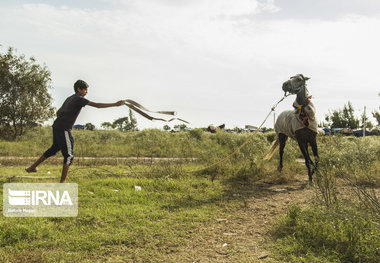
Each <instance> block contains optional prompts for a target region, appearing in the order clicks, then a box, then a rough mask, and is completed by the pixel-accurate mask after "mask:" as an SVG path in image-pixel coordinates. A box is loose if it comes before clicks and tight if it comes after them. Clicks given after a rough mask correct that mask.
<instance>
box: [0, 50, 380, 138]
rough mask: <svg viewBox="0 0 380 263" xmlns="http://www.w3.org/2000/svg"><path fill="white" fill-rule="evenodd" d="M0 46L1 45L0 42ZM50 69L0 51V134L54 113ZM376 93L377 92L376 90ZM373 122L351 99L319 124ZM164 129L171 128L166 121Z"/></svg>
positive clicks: (126, 126)
mask: <svg viewBox="0 0 380 263" xmlns="http://www.w3.org/2000/svg"><path fill="white" fill-rule="evenodd" d="M0 47H1V45H0ZM51 89H52V86H51V72H50V71H49V69H48V68H47V66H46V65H45V64H43V65H40V64H38V63H37V62H36V59H35V58H33V57H31V58H26V57H25V55H17V54H16V51H15V49H14V48H12V47H9V48H8V49H7V51H6V52H0V137H1V138H3V139H16V138H17V137H18V136H21V135H23V134H24V133H25V132H26V130H27V129H30V128H32V127H34V126H37V125H42V124H43V123H44V122H46V121H47V120H49V119H51V118H53V117H54V115H55V114H54V113H55V108H54V107H53V106H52V100H53V99H52V97H51V95H50V93H49V90H51ZM379 97H380V93H379ZM372 116H373V117H374V119H375V120H376V122H377V124H376V125H374V124H373V123H372V122H371V121H369V119H368V117H367V116H366V114H364V113H363V114H362V116H361V118H360V119H358V118H357V117H356V116H355V111H354V107H353V105H352V104H351V102H348V104H347V105H344V107H343V109H338V110H334V111H332V112H329V114H326V117H325V122H322V123H320V125H321V126H323V127H330V128H351V129H357V128H359V127H363V126H364V124H365V125H366V127H368V128H369V129H371V128H373V127H375V126H378V127H380V112H379V111H374V112H372ZM84 128H85V129H88V130H94V129H95V125H93V124H91V123H86V124H85V126H84ZM101 128H103V129H107V130H111V129H117V130H120V131H136V130H137V120H136V118H135V117H134V116H133V113H132V111H131V110H129V116H126V117H122V118H119V119H116V120H114V121H113V122H112V123H111V122H103V123H102V124H101ZM163 129H164V130H167V131H169V130H171V128H170V126H169V125H165V126H164V127H163ZM186 129H187V127H186V125H184V124H181V125H176V126H174V130H178V131H181V130H186Z"/></svg>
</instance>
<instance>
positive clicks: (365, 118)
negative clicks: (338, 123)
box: [360, 112, 373, 130]
mask: <svg viewBox="0 0 380 263" xmlns="http://www.w3.org/2000/svg"><path fill="white" fill-rule="evenodd" d="M364 124H365V125H364ZM364 126H365V127H366V129H369V130H371V129H372V128H373V124H372V122H371V121H370V120H369V119H368V116H367V114H365V113H364V112H363V114H362V116H361V126H360V127H361V128H364Z"/></svg>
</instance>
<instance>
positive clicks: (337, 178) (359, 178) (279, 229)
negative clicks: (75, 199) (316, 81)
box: [0, 129, 380, 262]
mask: <svg viewBox="0 0 380 263" xmlns="http://www.w3.org/2000/svg"><path fill="white" fill-rule="evenodd" d="M49 136H50V131H49V129H41V130H39V131H38V132H36V134H35V135H33V136H31V135H29V136H26V137H24V138H21V139H20V140H18V141H16V142H4V141H3V142H0V153H1V154H2V156H3V157H12V158H10V159H9V158H8V159H7V158H5V159H2V160H1V161H0V162H1V166H0V181H1V182H2V183H3V184H4V183H6V182H57V181H58V178H59V176H60V169H61V165H60V162H61V161H62V159H61V158H60V157H57V158H56V159H54V158H53V159H52V160H51V161H50V162H47V163H46V164H44V165H42V166H40V169H39V172H38V173H37V174H33V176H39V177H47V178H46V179H32V178H24V177H22V176H30V174H27V173H25V172H24V168H25V167H26V165H28V163H30V162H31V159H29V158H27V157H28V156H32V157H37V156H38V155H39V154H41V153H42V152H43V151H44V149H45V148H46V147H48V146H49V144H50V140H51V138H50V137H49ZM248 136H249V135H247V134H246V135H244V134H243V135H239V134H225V133H217V134H215V135H211V134H208V133H204V132H203V131H201V130H199V131H197V130H195V131H192V132H184V133H177V134H170V133H165V132H161V131H158V130H151V131H149V130H148V131H142V132H137V133H119V132H114V131H96V132H95V133H91V131H79V132H76V133H75V134H74V138H75V139H76V152H77V155H76V156H77V158H76V160H75V161H74V165H73V166H72V168H71V171H70V173H69V177H68V181H69V182H75V183H77V184H78V186H79V214H78V217H73V218H6V217H4V216H1V217H0V262H256V261H257V262H378V261H377V260H378V258H379V256H380V227H379V225H380V219H379V212H380V211H379V210H377V209H378V207H377V205H376V202H377V200H378V199H377V198H378V196H379V186H380V178H379V177H380V176H379V175H380V172H379V171H380V138H378V137H372V138H366V139H364V140H363V139H357V138H347V137H324V138H319V149H320V156H321V163H320V168H319V170H320V175H319V176H318V175H317V174H316V175H315V181H316V183H315V186H314V187H309V186H308V184H307V174H306V168H305V167H304V164H302V163H299V162H296V159H297V158H299V157H300V153H299V150H298V149H297V145H296V143H294V142H291V141H289V144H288V145H287V146H286V154H285V164H284V170H283V172H282V173H281V174H280V173H278V172H277V170H276V167H277V161H278V159H277V156H275V158H274V159H273V160H271V161H269V162H263V161H262V160H261V159H262V156H264V154H265V153H266V151H267V150H268V149H269V147H270V144H271V140H272V139H273V137H272V136H271V135H270V134H268V135H263V134H260V135H258V136H257V137H255V138H254V139H252V142H251V143H249V144H248V145H247V147H245V148H243V149H242V151H241V152H240V153H238V154H237V155H235V156H233V157H232V158H231V159H229V160H227V161H226V162H224V163H222V164H221V165H218V166H216V167H211V168H208V169H205V170H202V171H200V172H197V173H188V171H191V170H194V169H197V168H201V167H205V166H209V165H210V164H212V163H214V162H215V161H216V160H219V159H220V158H222V157H223V156H226V155H227V154H229V153H231V152H232V151H233V149H235V148H236V147H237V146H238V145H240V144H241V143H243V142H244V141H245V140H246V139H247V138H248ZM117 142H121V143H117ZM136 148H137V149H136ZM149 149H152V151H151V152H150V151H149ZM136 153H139V155H136ZM147 153H149V154H147ZM91 156H92V157H99V156H102V157H115V156H117V157H131V156H140V157H143V156H144V157H151V158H150V159H149V158H148V159H120V160H117V161H115V160H116V159H107V158H105V159H104V158H103V159H85V158H84V157H91ZM153 157H169V158H173V157H179V158H185V159H176V160H162V161H155V160H154V159H153ZM188 158H191V159H188ZM20 176H21V177H20ZM48 177H56V178H48ZM212 177H215V180H214V181H211V180H210V179H211V178H212ZM135 186H140V187H141V189H142V190H141V191H136V190H135ZM2 191H3V189H2V188H1V189H0V192H1V196H2Z"/></svg>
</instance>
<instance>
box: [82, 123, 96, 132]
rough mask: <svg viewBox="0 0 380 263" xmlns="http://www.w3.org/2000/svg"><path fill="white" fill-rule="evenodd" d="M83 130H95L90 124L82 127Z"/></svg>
mask: <svg viewBox="0 0 380 263" xmlns="http://www.w3.org/2000/svg"><path fill="white" fill-rule="evenodd" d="M84 129H85V130H90V131H93V130H95V125H94V124H92V123H91V122H89V123H86V124H85V125H84Z"/></svg>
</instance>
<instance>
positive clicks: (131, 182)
mask: <svg viewBox="0 0 380 263" xmlns="http://www.w3.org/2000/svg"><path fill="white" fill-rule="evenodd" d="M57 168H58V167H55V166H45V167H43V168H41V170H40V174H46V173H45V172H46V171H51V174H50V175H56V176H58V175H59V169H57ZM82 168H83V169H77V171H74V173H73V174H71V176H70V181H75V182H77V183H78V186H79V209H78V210H79V214H78V217H74V218H5V217H0V261H1V262H79V261H83V262H95V261H100V262H103V261H106V260H110V262H112V259H114V260H115V261H117V260H119V261H120V262H151V261H152V259H154V260H153V261H154V262H167V261H168V260H170V251H176V250H177V249H178V248H179V247H181V246H184V245H185V243H186V242H187V241H188V240H191V238H192V235H193V232H194V230H195V229H197V228H198V227H200V226H201V225H205V224H207V223H208V222H211V221H215V219H216V216H217V213H220V212H221V210H223V209H222V208H221V207H219V202H220V200H221V199H222V196H223V187H222V185H221V184H220V183H218V182H214V183H211V181H210V180H208V179H207V178H202V177H193V176H191V177H190V176H189V177H182V178H180V179H171V178H154V179H153V178H130V177H114V176H112V175H107V172H105V170H96V169H90V168H86V167H82ZM103 168H104V169H106V170H108V171H109V170H111V169H112V171H113V174H115V173H119V174H123V172H124V170H123V169H124V167H117V168H115V167H103ZM0 172H1V177H0V178H1V181H2V182H3V183H5V182H8V181H9V180H8V179H6V178H7V177H9V176H11V175H18V174H22V168H21V167H14V168H11V169H8V168H0ZM46 176H48V175H46ZM14 180H16V181H17V182H32V181H35V180H32V179H13V182H14ZM40 181H41V179H40ZM43 181H46V182H55V181H56V180H55V179H46V180H43ZM135 185H138V186H141V187H142V190H141V191H135V189H134V186H135ZM1 191H2V189H1Z"/></svg>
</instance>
